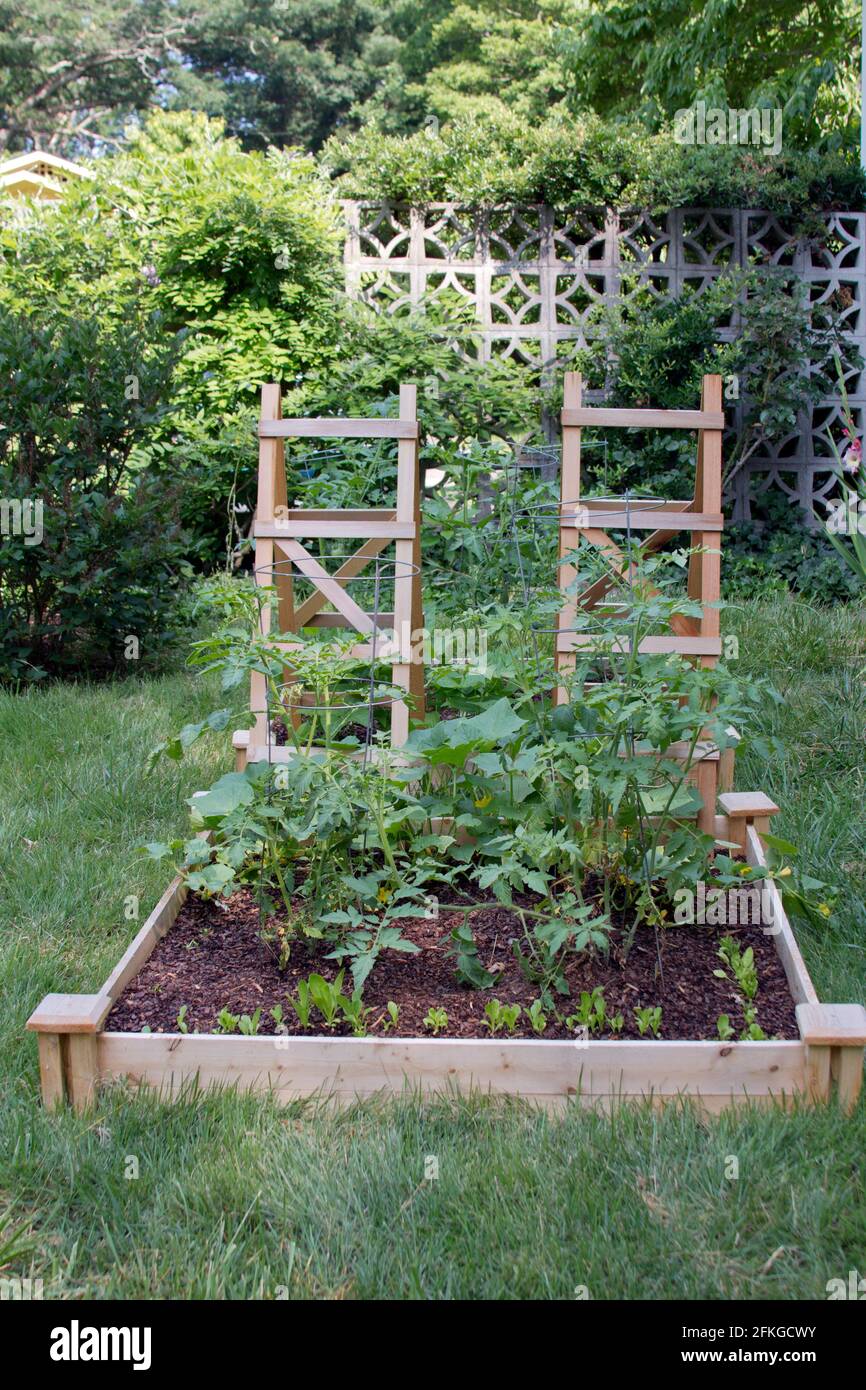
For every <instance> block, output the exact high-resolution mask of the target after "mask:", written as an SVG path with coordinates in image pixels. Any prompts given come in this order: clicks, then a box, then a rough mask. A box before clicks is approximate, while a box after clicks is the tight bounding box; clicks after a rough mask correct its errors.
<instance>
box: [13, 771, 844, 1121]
mask: <svg viewBox="0 0 866 1390" xmlns="http://www.w3.org/2000/svg"><path fill="white" fill-rule="evenodd" d="M719 800H720V805H721V808H722V814H721V815H718V816H716V818H715V832H716V836H717V838H718V839H721V840H729V841H732V842H734V843H736V844H737V845H738V846H739V848H740V851H741V853H742V854H743V855H744V857H745V859H746V861H747V862H748V863H750V864H753V865H760V864H763V863H764V862H765V861H764V853H763V847H762V844H761V834H762V833H765V832H766V830H767V828H768V826H769V817H770V816H771V815H772V814H774V813H775V812H776V811H777V810H778V807H776V806H775V805H774V804H773V802H771V801H770V800H769V799H768V798H767V797H766V796H764V795H763V794H761V793H750V792H732V793H729V794H727V795H723V796H722V797H720V799H719ZM770 892H771V894H772V895H773V909H774V919H773V920H774V925H775V926H776V927H777V928H778V929H777V931H776V934H775V935H774V937H773V939H774V941H775V943H776V949H777V951H778V953H779V957H780V959H781V961H782V964H783V966H784V969H785V974H786V977H787V980H788V984H789V987H790V990H791V995H792V998H793V1000H794V1003H795V1005H796V1012H797V1023H798V1025H799V1030H800V1037H799V1039H798V1040H788V1041H783V1042H770V1041H768V1042H706V1041H700V1042H697V1041H696V1042H689V1041H677V1042H666V1041H663V1040H659V1041H649V1042H644V1041H632V1040H628V1041H589V1042H584V1041H580V1040H576V1041H574V1042H572V1041H567V1040H565V1041H563V1040H555V1041H554V1040H550V1041H546V1040H545V1039H543V1038H541V1039H524V1038H520V1039H517V1038H515V1039H504V1040H502V1039H498V1038H496V1039H475V1038H472V1039H464V1038H457V1039H450V1038H443V1039H439V1040H434V1039H429V1038H380V1037H369V1038H343V1037H336V1038H335V1037H289V1036H285V1037H274V1036H267V1037H240V1036H238V1035H235V1034H232V1035H228V1036H222V1035H217V1034H200V1033H199V1034H182V1033H152V1034H146V1033H116V1032H110V1031H107V1030H106V1029H105V1020H106V1018H107V1017H108V1014H109V1012H110V1011H111V1008H112V1005H113V1004H114V1003H115V1001H116V1000H117V999H118V998H119V996H120V995H121V994H122V992H123V990H124V989H125V987H126V986H127V985H128V984H129V982H130V981H131V980H132V979H134V978H135V976H136V975H137V974H138V972H139V971H140V970H141V968H142V966H143V965H144V963H145V961H146V960H147V959H148V957H149V956H150V955H151V953H152V952H153V950H154V949H155V947H156V945H157V944H158V942H159V941H160V940H161V938H162V937H163V936H165V935H166V933H167V932H168V931H170V930H171V927H172V926H173V924H174V922H175V919H176V918H177V915H178V913H179V911H180V909H181V907H182V906H183V903H184V900H185V898H186V893H187V890H186V888H185V886H184V884H183V882H182V881H181V879H180V878H176V879H175V880H174V881H173V883H171V884H170V886H169V887H168V888H167V889H166V891H165V893H164V894H163V896H162V897H161V899H160V901H159V902H158V903H157V905H156V907H155V908H154V910H153V912H152V913H151V914H150V916H149V917H148V919H147V921H146V922H145V923H144V926H143V927H142V928H141V930H140V931H139V933H138V935H137V936H136V937H135V940H134V941H133V942H132V944H131V945H130V947H129V948H128V950H127V951H126V952H125V953H124V955H123V956H122V957H121V959H120V961H119V962H118V964H117V965H116V966H115V968H114V970H112V972H111V974H110V975H109V977H108V979H107V980H106V981H105V984H104V985H103V986H102V988H101V989H100V990H99V991H98V992H97V993H96V994H49V995H47V996H46V997H45V999H43V1001H42V1003H41V1004H40V1005H39V1007H38V1008H37V1009H36V1011H35V1013H33V1014H32V1015H31V1017H30V1019H29V1020H28V1023H27V1027H28V1028H30V1029H32V1030H33V1031H34V1032H36V1033H37V1035H38V1040H39V1067H40V1074H41V1082H42V1096H43V1099H44V1102H45V1104H46V1105H47V1106H52V1107H53V1106H56V1105H59V1104H63V1103H64V1102H66V1101H67V1100H68V1101H69V1102H71V1104H72V1105H74V1107H75V1108H76V1109H77V1110H79V1111H83V1110H85V1109H87V1108H88V1107H89V1106H91V1105H93V1104H95V1102H96V1100H97V1096H98V1088H99V1086H100V1085H102V1084H105V1083H110V1082H117V1081H121V1080H123V1079H126V1080H127V1081H129V1082H132V1083H146V1084H149V1085H151V1086H154V1087H156V1088H158V1089H159V1090H160V1092H161V1093H163V1094H164V1095H166V1096H171V1095H176V1094H177V1093H178V1092H179V1091H180V1090H181V1089H185V1088H188V1087H189V1086H190V1085H191V1084H192V1085H194V1084H198V1085H200V1086H202V1087H209V1086H224V1087H225V1086H229V1087H237V1088H238V1089H240V1090H252V1091H258V1092H266V1093H267V1092H270V1093H272V1094H274V1095H275V1096H276V1097H277V1098H278V1099H279V1100H281V1101H289V1100H294V1099H297V1098H299V1097H304V1096H313V1095H319V1096H322V1097H327V1098H329V1099H332V1100H334V1101H336V1102H340V1103H350V1102H352V1101H353V1100H355V1099H357V1098H362V1097H365V1096H371V1095H375V1094H381V1093H382V1092H386V1093H392V1094H400V1093H402V1092H403V1091H404V1090H405V1089H406V1088H410V1089H415V1090H418V1089H420V1090H421V1091H424V1092H436V1091H447V1090H450V1089H454V1088H456V1089H459V1090H461V1091H464V1092H466V1091H470V1090H472V1091H481V1092H485V1093H486V1092H492V1093H501V1094H507V1095H512V1096H523V1097H525V1098H527V1099H529V1100H531V1101H533V1102H536V1103H539V1104H543V1105H546V1106H551V1107H558V1106H561V1105H564V1104H566V1103H567V1102H568V1101H569V1100H574V1101H575V1102H577V1103H580V1104H582V1105H593V1106H601V1107H605V1108H608V1107H610V1106H612V1105H615V1104H617V1103H618V1102H620V1101H624V1100H640V1099H644V1098H647V1099H650V1100H652V1101H653V1102H666V1101H671V1100H674V1099H676V1098H678V1097H690V1098H692V1099H694V1100H695V1101H696V1102H698V1104H699V1105H700V1106H702V1107H703V1108H704V1109H705V1110H707V1111H709V1112H715V1111H718V1110H721V1109H723V1108H724V1107H726V1106H728V1105H731V1104H737V1103H748V1102H758V1103H771V1102H773V1101H776V1102H779V1103H788V1102H790V1101H791V1100H792V1099H793V1098H794V1097H801V1098H803V1099H804V1100H806V1101H809V1102H820V1101H824V1100H828V1099H829V1098H830V1096H831V1094H832V1093H833V1092H834V1091H835V1092H836V1094H837V1095H838V1099H839V1102H840V1104H842V1105H843V1106H844V1107H845V1109H846V1110H850V1109H852V1108H853V1106H854V1105H855V1103H856V1101H857V1097H858V1095H859V1092H860V1086H861V1080H862V1071H863V1051H864V1045H866V1010H864V1009H863V1008H862V1007H861V1005H859V1004H821V1003H819V1001H818V996H817V994H816V993H815V989H814V986H813V984H812V981H811V980H810V978H809V973H808V971H807V969H806V966H805V964H804V962H803V958H802V956H801V954H800V950H799V948H798V946H797V942H796V940H795V938H794V934H793V932H792V930H791V926H790V923H789V922H788V919H787V917H786V916H785V913H784V910H783V908H782V904H781V900H780V899H779V896H778V893H777V892H776V889H775V886H773V885H771V886H770ZM672 930H679V929H678V928H672ZM684 930H688V928H684Z"/></svg>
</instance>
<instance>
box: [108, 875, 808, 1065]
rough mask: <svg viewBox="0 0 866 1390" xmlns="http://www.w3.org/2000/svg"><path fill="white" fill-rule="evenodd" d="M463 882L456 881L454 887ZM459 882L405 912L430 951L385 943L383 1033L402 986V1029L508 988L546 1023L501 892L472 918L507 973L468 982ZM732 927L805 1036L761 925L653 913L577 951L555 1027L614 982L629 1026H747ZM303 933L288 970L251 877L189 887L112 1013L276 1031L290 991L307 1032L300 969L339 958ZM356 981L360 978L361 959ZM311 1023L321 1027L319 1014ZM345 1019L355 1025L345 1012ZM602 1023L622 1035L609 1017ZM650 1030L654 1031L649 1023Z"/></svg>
mask: <svg viewBox="0 0 866 1390" xmlns="http://www.w3.org/2000/svg"><path fill="white" fill-rule="evenodd" d="M449 892H450V890H449ZM455 900H459V899H458V896H457V895H456V894H453V893H452V894H451V900H450V905H449V902H446V901H445V897H444V894H443V896H442V897H441V898H440V906H439V916H438V920H437V921H432V920H430V921H428V920H426V919H418V918H410V919H407V920H406V921H405V922H404V923H403V935H404V936H405V937H407V938H408V939H410V940H412V941H414V942H415V943H416V945H418V946H419V947H420V951H419V953H418V954H417V955H405V954H403V953H398V952H395V951H385V952H383V953H382V955H381V956H380V957H379V960H378V962H377V963H376V965H375V967H374V969H373V971H372V973H371V974H370V976H369V978H368V979H367V982H366V985H365V987H364V1003H365V1005H368V1006H370V1007H371V1008H372V1010H373V1012H372V1013H371V1014H370V1015H369V1016H368V1020H367V1027H368V1031H369V1032H370V1033H381V1032H382V1024H383V1022H385V1021H387V1017H388V1016H387V1013H386V1012H385V1005H386V1004H387V1003H388V1001H389V1000H394V1001H395V1002H396V1003H397V1004H398V1005H399V1007H400V1014H399V1021H398V1024H397V1027H396V1028H395V1029H393V1030H392V1031H391V1033H390V1036H403V1037H418V1036H425V1037H429V1036H430V1034H429V1032H428V1031H427V1030H425V1028H424V1026H423V1019H424V1016H425V1015H426V1013H427V1011H428V1009H429V1008H430V1007H431V1006H432V1007H434V1008H441V1009H444V1010H445V1011H446V1013H447V1015H448V1027H447V1029H446V1030H445V1032H444V1034H442V1035H440V1036H448V1037H464V1038H467V1037H487V1036H488V1031H487V1028H486V1027H485V1025H484V1006H485V1004H486V1003H487V1002H488V1000H490V999H493V998H496V999H499V1000H500V1001H501V1002H502V1003H503V1004H513V1003H518V1004H520V1005H521V1006H522V1007H523V1009H524V1014H523V1015H522V1016H521V1018H520V1020H519V1022H518V1025H517V1029H516V1033H515V1036H517V1037H532V1036H534V1035H533V1033H532V1030H531V1028H530V1026H529V1021H528V1019H527V1018H526V1016H525V1010H526V1009H527V1007H528V1006H529V1005H530V1004H531V1003H532V1002H533V1000H534V999H535V998H536V997H537V995H538V989H537V987H536V986H535V985H533V984H531V983H529V982H528V981H527V980H526V979H525V978H524V977H523V975H522V973H521V971H520V968H519V966H518V963H517V961H516V960H515V959H514V956H513V954H512V943H513V941H514V940H516V939H519V938H520V937H521V935H522V930H521V925H520V921H519V918H518V916H517V914H516V913H515V912H514V911H512V910H510V909H507V908H504V907H502V906H500V905H499V904H498V903H495V902H492V903H491V904H490V906H484V907H482V908H476V909H473V912H472V916H471V919H470V920H471V925H472V929H473V932H474V934H475V941H476V944H477V946H478V950H479V956H480V960H481V963H482V964H483V965H484V967H485V968H486V969H488V970H490V971H492V972H496V973H497V983H496V985H495V986H493V987H492V988H491V989H486V990H476V989H468V988H466V987H465V986H462V985H460V984H458V983H457V981H456V979H455V973H454V958H453V956H452V955H451V954H450V953H449V952H448V951H447V950H446V946H447V944H448V938H449V934H450V932H451V930H452V928H453V927H455V926H457V925H459V924H460V922H461V921H462V918H463V913H462V912H459V911H455ZM725 935H731V936H733V937H734V938H735V939H736V940H737V941H738V942H739V944H740V945H741V946H742V947H743V948H745V947H746V946H747V945H750V946H752V947H753V948H754V953H755V962H756V966H757V971H758V993H757V997H756V1001H755V1003H756V1006H757V1016H758V1022H759V1023H760V1025H761V1027H762V1028H763V1029H764V1032H765V1033H766V1034H767V1036H768V1037H779V1038H797V1037H798V1036H799V1034H798V1032H797V1027H796V1020H795V1015H794V1004H793V1001H792V999H791V994H790V990H789V989H788V985H787V981H786V979H785V973H784V970H783V968H782V965H781V962H780V960H779V957H778V955H777V953H776V949H775V946H774V945H773V941H772V938H771V937H769V936H765V935H764V934H763V932H762V931H761V929H760V927H757V926H745V927H728V928H714V927H702V926H688V927H687V926H673V927H668V928H665V929H664V930H663V931H660V932H659V933H658V935H656V933H655V932H653V931H652V929H650V928H647V927H641V928H639V929H638V931H637V934H636V937H635V942H634V946H633V947H632V950H631V952H630V954H629V956H628V959H627V961H625V962H623V960H622V952H621V946H620V942H621V936H620V933H619V932H617V931H614V932H613V933H612V936H611V949H610V952H609V954H608V955H607V956H604V955H599V954H596V953H592V954H589V955H586V954H585V955H583V956H580V957H574V956H572V957H570V958H569V960H568V963H567V965H566V967H565V975H566V978H567V980H568V984H569V986H570V990H571V994H570V996H564V997H562V996H555V1004H556V1008H557V1010H558V1011H559V1013H560V1014H561V1018H562V1021H560V1022H557V1020H556V1018H555V1017H554V1016H553V1014H552V1013H549V1014H548V1023H547V1028H546V1030H545V1032H544V1037H545V1038H564V1037H570V1036H573V1034H571V1033H569V1031H568V1030H567V1029H566V1027H565V1024H564V1020H565V1018H566V1016H567V1015H569V1014H571V1013H573V1012H574V1010H575V1008H576V1006H577V1003H578V1002H579V995H580V991H581V990H587V989H592V987H593V986H594V985H603V986H604V995H605V1003H606V1006H607V1013H608V1015H609V1016H615V1015H616V1014H617V1013H622V1014H623V1016H624V1019H625V1025H624V1028H623V1030H622V1032H621V1033H620V1034H618V1035H616V1036H619V1037H622V1038H637V1037H639V1036H640V1035H639V1033H638V1029H637V1023H636V1021H635V1018H634V1009H635V1007H636V1006H637V1005H641V1006H650V1007H652V1006H655V1005H660V1006H661V1009H662V1027H661V1035H662V1038H666V1039H674V1038H685V1039H689V1038H693V1039H700V1038H708V1039H717V1037H718V1034H717V1030H716V1020H717V1018H718V1016H719V1014H722V1013H726V1014H728V1015H729V1016H730V1020H731V1024H732V1025H733V1027H734V1029H735V1030H736V1032H737V1033H738V1032H739V1030H740V1028H741V1027H742V1011H741V1008H740V1005H739V1002H738V996H737V994H736V992H735V989H734V987H733V985H732V983H731V982H729V981H727V980H719V979H716V978H715V976H714V975H713V971H714V970H715V969H717V968H719V967H720V966H721V962H720V960H719V958H718V956H717V951H718V943H719V939H720V938H721V937H722V936H725ZM315 945H316V949H307V948H306V947H305V946H304V945H301V944H295V945H293V947H292V955H291V960H290V962H289V966H288V969H287V970H286V971H285V972H284V973H280V971H279V970H278V968H277V962H276V960H275V957H274V954H273V951H272V949H271V948H270V947H269V946H268V945H267V944H265V943H264V942H263V941H262V939H261V935H260V920H259V909H258V907H257V905H256V903H255V901H254V899H253V897H252V895H251V894H250V893H249V892H247V891H240V892H238V893H236V894H235V895H234V896H233V897H232V898H230V899H229V900H227V901H210V902H205V901H203V900H201V899H199V898H196V897H194V896H192V895H191V896H190V897H189V898H188V899H187V902H186V903H185V905H184V907H183V908H182V910H181V912H180V914H179V916H178V919H177V921H176V923H175V925H174V926H173V927H172V929H171V931H170V932H169V933H168V935H167V936H165V937H164V938H163V940H162V941H161V942H160V943H159V945H158V946H157V948H156V950H155V951H154V953H153V955H152V956H151V957H150V959H149V960H148V961H147V963H146V964H145V965H144V967H143V969H142V970H141V971H140V972H139V974H138V975H137V976H136V977H135V979H134V980H133V981H132V982H131V983H130V984H129V986H128V987H127V989H126V990H125V992H124V994H123V995H122V997H121V998H120V999H119V1000H118V1002H117V1003H116V1004H115V1006H114V1008H113V1009H112V1010H111V1013H110V1014H109V1016H108V1020H107V1023H106V1027H107V1028H108V1029H110V1030H114V1031H121V1032H139V1031H140V1030H141V1029H142V1028H144V1027H145V1026H149V1027H150V1029H151V1030H152V1031H153V1032H166V1033H173V1032H176V1031H177V1016H178V1013H179V1011H180V1009H181V1008H182V1006H183V1005H186V1006H187V1013H186V1016H185V1021H186V1023H187V1026H188V1028H189V1031H190V1032H191V1033H192V1032H200V1033H201V1032H205V1033H206V1032H212V1031H213V1030H214V1029H215V1028H216V1019H217V1014H218V1013H219V1012H220V1010H221V1009H223V1008H227V1009H228V1010H229V1012H230V1013H233V1014H245V1013H246V1014H252V1013H253V1012H254V1011H255V1010H256V1009H257V1008H261V1010H262V1016H261V1023H260V1026H259V1032H260V1033H263V1034H264V1033H273V1032H275V1031H276V1028H275V1025H274V1022H273V1019H272V1018H271V1017H270V1013H269V1011H270V1009H271V1008H272V1007H273V1006H274V1005H275V1004H277V1003H279V1004H281V1005H282V1008H283V1015H284V1023H285V1024H286V1025H288V1031H289V1032H290V1033H303V1032H304V1030H303V1029H301V1028H300V1026H299V1025H298V1020H297V1018H296V1016H295V1015H294V1013H293V1012H292V1009H291V1008H290V1007H289V1004H288V998H289V996H291V995H293V994H295V993H296V988H297V980H298V978H299V977H306V976H307V975H309V974H310V972H311V971H318V972H319V973H320V974H322V975H324V976H325V977H326V978H327V979H331V980H333V979H334V977H335V975H336V973H337V966H336V962H334V961H330V960H326V959H325V958H324V957H325V955H326V953H327V951H329V950H330V949H332V948H331V946H323V945H321V944H320V943H315ZM344 991H345V992H346V993H349V992H350V991H351V976H350V975H349V973H348V971H347V973H346V980H345V983H344ZM307 1031H308V1032H309V1033H310V1034H314V1033H319V1032H321V1031H322V1030H321V1028H319V1027H315V1028H310V1029H309V1030H307ZM333 1031H334V1033H335V1034H337V1035H339V1034H348V1033H349V1032H350V1029H349V1028H348V1026H346V1025H340V1026H338V1027H337V1028H335V1029H334V1030H333ZM599 1036H602V1037H605V1036H608V1037H612V1036H614V1035H613V1034H611V1033H610V1032H609V1031H608V1030H604V1031H603V1032H602V1033H601V1034H599ZM648 1036H649V1035H648Z"/></svg>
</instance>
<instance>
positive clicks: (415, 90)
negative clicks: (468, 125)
mask: <svg viewBox="0 0 866 1390" xmlns="http://www.w3.org/2000/svg"><path fill="white" fill-rule="evenodd" d="M582 8H583V7H582V5H581V4H579V3H578V0H475V2H474V3H467V2H466V0H457V2H456V3H455V0H395V3H393V4H392V6H391V7H390V9H389V13H388V20H387V22H388V26H389V28H390V29H392V30H393V33H394V35H395V37H396V38H398V39H399V40H400V41H401V42H400V46H399V48H398V49H397V50H396V52H395V54H394V56H393V59H392V62H391V64H390V66H389V69H388V71H387V72H386V73H385V74H384V75H383V79H382V81H381V82H380V83H379V84H378V86H377V87H376V89H375V91H374V93H373V95H372V96H371V98H370V99H369V100H368V101H367V102H366V103H365V104H364V105H363V106H362V107H361V108H360V109H359V110H356V113H355V114H356V115H358V116H361V117H363V118H364V119H372V120H374V121H375V123H376V124H377V125H378V126H380V127H381V128H382V129H383V130H388V131H391V132H395V133H397V132H399V133H408V132H410V131H412V130H414V129H417V128H418V126H419V125H422V124H423V123H424V122H425V120H429V118H431V117H435V118H436V119H437V120H439V121H447V120H453V119H454V118H455V117H466V116H481V117H501V116H502V115H504V114H505V113H507V112H509V111H511V112H514V113H515V114H516V115H519V116H520V117H521V118H522V119H523V120H537V119H539V118H540V117H543V116H545V115H546V114H547V113H548V112H549V110H550V109H551V107H552V106H554V105H556V104H557V103H558V102H560V101H561V100H562V99H563V98H564V96H565V95H566V86H567V81H568V79H567V76H566V70H565V67H564V64H563V61H562V56H561V45H560V31H561V28H562V26H563V25H571V24H573V23H575V22H576V20H577V19H578V17H579V15H580V12H581V10H582Z"/></svg>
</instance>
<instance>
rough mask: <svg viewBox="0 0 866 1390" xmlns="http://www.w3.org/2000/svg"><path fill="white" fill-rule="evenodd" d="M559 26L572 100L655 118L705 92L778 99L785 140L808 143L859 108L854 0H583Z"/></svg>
mask: <svg viewBox="0 0 866 1390" xmlns="http://www.w3.org/2000/svg"><path fill="white" fill-rule="evenodd" d="M590 2H591V9H590V12H589V13H588V15H587V16H586V18H585V19H584V20H583V22H582V23H581V25H580V26H579V27H577V26H575V27H574V28H573V29H571V30H570V31H567V32H566V31H563V32H562V33H561V34H560V43H561V51H562V56H563V60H564V62H565V63H566V66H567V68H568V70H569V73H570V77H571V82H570V95H569V102H570V105H571V106H572V108H573V109H575V110H581V109H586V108H589V109H591V110H594V111H597V112H598V113H599V114H601V115H602V116H613V117H625V118H628V119H630V120H635V119H639V120H642V121H645V122H647V123H648V124H650V125H655V126H657V125H658V124H659V123H661V122H662V121H664V119H665V118H670V117H671V116H673V114H674V112H675V111H677V110H679V109H680V108H683V107H687V106H690V105H691V104H692V102H694V101H696V100H698V99H701V98H703V99H704V100H706V101H707V103H708V104H712V105H715V106H721V107H727V106H732V107H738V108H748V107H751V106H755V105H762V106H771V107H777V106H778V107H781V108H782V110H783V113H784V121H785V137H786V140H790V139H794V140H796V141H798V142H800V143H806V142H810V141H814V140H816V139H819V138H821V137H822V136H826V135H827V134H828V133H835V135H836V138H837V139H838V138H839V137H840V136H841V135H843V134H844V133H845V132H846V130H848V129H849V128H850V127H851V126H853V123H854V117H855V114H856V112H857V110H858V107H859V101H858V94H857V87H858V80H859V67H860V54H859V47H860V45H859V17H860V6H859V4H857V3H856V0H842V3H841V4H832V3H830V0H772V3H770V4H765V5H744V4H743V3H742V0H590Z"/></svg>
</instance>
